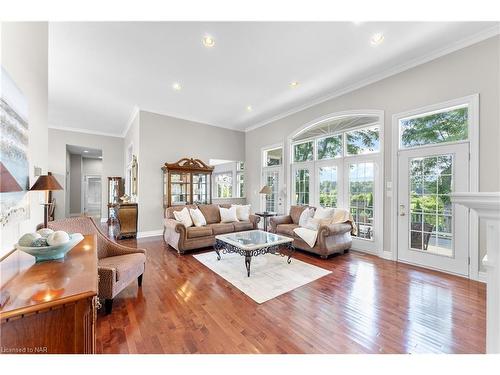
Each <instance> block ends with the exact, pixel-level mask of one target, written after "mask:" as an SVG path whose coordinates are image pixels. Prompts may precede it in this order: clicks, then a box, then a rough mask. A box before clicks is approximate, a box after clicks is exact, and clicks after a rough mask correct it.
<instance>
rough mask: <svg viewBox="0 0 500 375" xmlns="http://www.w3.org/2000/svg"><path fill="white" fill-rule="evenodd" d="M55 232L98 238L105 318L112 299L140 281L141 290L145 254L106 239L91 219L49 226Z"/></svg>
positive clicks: (60, 221) (83, 218) (101, 293)
mask: <svg viewBox="0 0 500 375" xmlns="http://www.w3.org/2000/svg"><path fill="white" fill-rule="evenodd" d="M48 227H49V228H50V229H53V230H64V231H66V232H71V233H81V234H83V235H87V234H95V235H96V236H97V258H98V274H99V297H100V298H103V299H104V300H105V311H106V314H109V313H111V310H112V308H113V298H115V296H116V295H117V294H118V293H120V292H121V291H122V290H123V289H125V287H127V286H128V285H129V284H130V283H131V282H132V281H134V280H135V279H137V282H138V284H139V287H141V286H142V275H143V274H144V269H145V266H146V251H145V250H143V249H134V248H131V247H127V246H123V245H120V244H118V243H116V242H113V241H111V240H110V239H109V238H107V237H106V236H105V235H104V234H103V233H102V232H101V230H100V229H99V227H98V226H97V225H96V223H95V222H94V220H93V219H92V218H90V217H86V216H81V217H75V218H68V219H61V220H55V221H51V222H49V223H48Z"/></svg>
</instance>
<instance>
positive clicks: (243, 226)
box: [233, 221, 253, 232]
mask: <svg viewBox="0 0 500 375" xmlns="http://www.w3.org/2000/svg"><path fill="white" fill-rule="evenodd" d="M233 225H234V231H235V232H241V231H244V230H251V229H253V224H252V223H251V222H250V221H240V222H237V223H233Z"/></svg>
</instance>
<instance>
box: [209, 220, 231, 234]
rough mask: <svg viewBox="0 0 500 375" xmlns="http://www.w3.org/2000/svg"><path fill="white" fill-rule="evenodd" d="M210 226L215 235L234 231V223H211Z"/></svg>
mask: <svg viewBox="0 0 500 375" xmlns="http://www.w3.org/2000/svg"><path fill="white" fill-rule="evenodd" d="M210 227H211V228H212V231H213V234H214V235H217V234H224V233H231V232H234V225H233V223H219V224H210Z"/></svg>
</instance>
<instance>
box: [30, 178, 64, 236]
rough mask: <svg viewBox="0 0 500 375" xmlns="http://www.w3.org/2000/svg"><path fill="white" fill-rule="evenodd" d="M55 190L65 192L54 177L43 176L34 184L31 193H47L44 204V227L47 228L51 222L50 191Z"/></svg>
mask: <svg viewBox="0 0 500 375" xmlns="http://www.w3.org/2000/svg"><path fill="white" fill-rule="evenodd" d="M53 190H63V188H62V187H61V185H59V182H57V180H56V178H55V177H54V176H52V175H50V174H49V175H46V176H45V175H42V176H38V180H36V182H35V183H34V184H33V186H32V187H31V189H30V191H45V203H43V227H44V228H47V224H48V221H49V206H50V205H51V203H50V202H49V191H53Z"/></svg>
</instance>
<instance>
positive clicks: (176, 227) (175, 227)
mask: <svg viewBox="0 0 500 375" xmlns="http://www.w3.org/2000/svg"><path fill="white" fill-rule="evenodd" d="M164 225H165V230H170V231H172V232H175V233H180V234H181V235H182V236H184V235H185V234H186V227H185V226H184V224H182V223H180V222H178V221H177V220H175V219H165V224H164Z"/></svg>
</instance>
